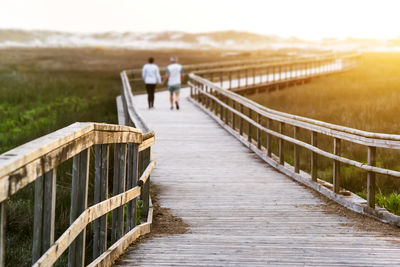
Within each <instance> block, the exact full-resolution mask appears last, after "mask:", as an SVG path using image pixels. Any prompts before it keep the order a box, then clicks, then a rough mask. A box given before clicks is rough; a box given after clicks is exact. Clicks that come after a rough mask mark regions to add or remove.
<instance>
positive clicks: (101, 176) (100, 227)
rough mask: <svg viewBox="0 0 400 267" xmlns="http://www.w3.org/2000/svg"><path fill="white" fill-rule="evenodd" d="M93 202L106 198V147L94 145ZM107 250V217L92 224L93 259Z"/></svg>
mask: <svg viewBox="0 0 400 267" xmlns="http://www.w3.org/2000/svg"><path fill="white" fill-rule="evenodd" d="M94 150H95V162H94V201H93V204H97V203H100V202H102V201H104V200H106V199H107V197H108V155H109V146H108V145H95V146H94ZM106 250H107V215H103V216H102V217H100V218H99V219H97V220H95V221H94V222H93V259H96V258H97V257H98V256H100V255H101V254H102V253H103V252H104V251H106Z"/></svg>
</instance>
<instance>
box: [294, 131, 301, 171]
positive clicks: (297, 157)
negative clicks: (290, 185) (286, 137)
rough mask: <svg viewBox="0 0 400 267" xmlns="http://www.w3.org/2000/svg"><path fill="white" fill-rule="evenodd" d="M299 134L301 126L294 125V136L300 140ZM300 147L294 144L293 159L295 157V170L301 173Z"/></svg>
mask: <svg viewBox="0 0 400 267" xmlns="http://www.w3.org/2000/svg"><path fill="white" fill-rule="evenodd" d="M298 135H299V127H297V126H294V128H293V138H294V139H296V140H298V138H299V137H298ZM299 149H300V147H299V146H298V145H296V144H295V145H294V147H293V159H294V164H293V165H294V172H295V173H299V172H300V151H299Z"/></svg>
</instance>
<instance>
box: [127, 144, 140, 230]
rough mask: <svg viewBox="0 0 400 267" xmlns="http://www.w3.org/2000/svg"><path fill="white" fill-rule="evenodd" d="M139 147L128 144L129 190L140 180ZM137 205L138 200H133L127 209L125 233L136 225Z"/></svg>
mask: <svg viewBox="0 0 400 267" xmlns="http://www.w3.org/2000/svg"><path fill="white" fill-rule="evenodd" d="M138 149H139V145H138V144H128V153H127V159H126V160H127V169H126V187H127V190H129V189H131V188H134V187H135V186H136V185H137V181H138V179H139V175H138V166H139V150H138ZM136 205H137V198H135V199H133V200H132V201H130V202H129V203H128V204H127V209H126V218H127V219H126V227H125V232H129V231H130V230H132V229H133V228H135V225H136V212H137V211H136Z"/></svg>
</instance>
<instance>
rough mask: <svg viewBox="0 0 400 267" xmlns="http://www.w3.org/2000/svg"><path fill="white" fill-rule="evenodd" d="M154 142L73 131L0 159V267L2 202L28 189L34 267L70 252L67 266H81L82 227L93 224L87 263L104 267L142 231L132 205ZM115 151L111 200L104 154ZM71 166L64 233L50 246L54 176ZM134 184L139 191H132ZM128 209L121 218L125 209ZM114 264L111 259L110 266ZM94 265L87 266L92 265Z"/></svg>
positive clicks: (135, 134) (100, 128) (105, 128)
mask: <svg viewBox="0 0 400 267" xmlns="http://www.w3.org/2000/svg"><path fill="white" fill-rule="evenodd" d="M153 143H154V134H152V133H149V134H147V135H146V136H144V135H142V132H141V130H138V129H135V128H132V127H127V126H121V125H110V124H98V123H74V124H72V125H70V126H68V127H66V128H63V129H61V130H58V131H56V132H54V133H51V134H48V135H46V136H43V137H41V138H38V139H36V140H34V141H31V142H29V143H27V144H25V145H22V146H20V147H17V148H15V149H13V150H10V151H8V152H6V153H4V154H2V155H0V188H1V189H0V201H1V211H2V213H1V216H2V217H1V221H0V223H1V225H0V229H1V240H0V248H1V251H2V256H3V258H2V261H1V266H4V264H5V262H4V250H5V235H6V233H5V223H6V218H5V207H6V204H7V199H8V197H10V196H12V195H13V194H15V193H16V192H18V191H19V190H21V189H22V188H24V187H25V186H27V185H28V184H30V183H32V182H35V203H34V216H35V218H34V227H33V246H32V247H33V251H32V254H33V255H32V262H33V266H52V265H53V264H54V263H55V262H56V260H57V259H58V258H59V257H60V256H61V255H62V253H63V252H64V251H65V250H66V249H67V248H69V253H68V265H69V266H83V265H84V262H85V253H86V249H85V236H86V227H87V225H88V224H89V223H92V222H93V223H94V237H93V240H94V246H93V258H94V259H95V261H94V262H95V263H96V264H102V265H103V266H105V265H110V264H111V263H112V260H113V259H115V256H116V253H115V251H117V250H121V249H123V248H126V247H127V244H126V243H124V240H127V239H129V238H132V236H136V235H137V232H148V231H149V230H150V225H149V223H145V224H140V225H138V226H136V199H137V197H138V196H139V195H140V194H141V192H142V191H143V189H142V185H143V183H144V182H145V181H146V180H147V179H148V177H149V175H150V173H151V171H152V169H153V168H154V165H155V162H154V161H151V162H149V163H148V164H146V165H144V164H143V160H142V164H141V165H140V164H139V153H141V152H142V151H145V150H147V149H149V147H151V145H153ZM110 145H113V146H114V175H113V176H112V181H113V197H111V198H109V196H108V180H109V177H108V172H109V166H110V165H111V164H109V147H110ZM91 149H93V150H94V170H95V172H94V175H93V177H92V178H93V180H94V181H93V183H94V188H95V191H94V200H93V202H94V204H93V206H91V207H87V205H88V183H89V179H91V178H90V176H89V166H90V158H91V157H90V150H91ZM70 158H73V166H72V189H71V209H70V227H69V228H68V229H67V230H66V231H65V232H64V233H63V234H62V235H61V236H60V237H59V238H58V240H57V241H54V238H55V237H54V230H55V223H56V218H55V205H56V201H57V199H56V187H55V185H56V169H57V167H58V166H59V165H60V164H62V163H64V162H65V161H67V160H68V159H70ZM138 184H139V185H138ZM125 205H126V206H127V209H126V216H124V213H125V212H124V206H125ZM109 212H111V213H112V226H113V227H112V229H111V240H112V242H113V243H114V245H113V247H115V248H114V249H112V247H111V248H107V214H108V213H109ZM113 257H114V258H113ZM92 265H93V263H92Z"/></svg>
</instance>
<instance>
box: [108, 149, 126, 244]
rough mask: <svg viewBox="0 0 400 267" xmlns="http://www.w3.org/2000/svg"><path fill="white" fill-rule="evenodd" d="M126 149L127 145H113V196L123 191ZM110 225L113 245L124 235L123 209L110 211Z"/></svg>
mask: <svg viewBox="0 0 400 267" xmlns="http://www.w3.org/2000/svg"><path fill="white" fill-rule="evenodd" d="M126 148H127V145H126V144H124V143H118V144H115V145H114V175H113V196H116V195H118V194H121V193H123V192H124V191H125V182H126V150H127V149H126ZM111 224H112V229H111V242H112V243H115V242H116V241H117V240H118V239H120V238H121V237H122V236H123V234H124V207H118V208H116V209H115V210H113V211H112V221H111Z"/></svg>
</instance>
